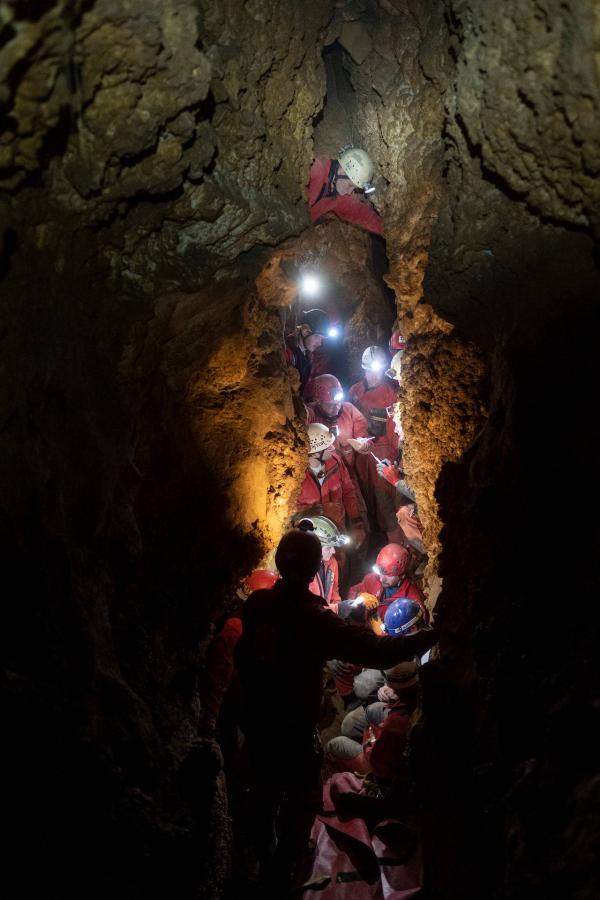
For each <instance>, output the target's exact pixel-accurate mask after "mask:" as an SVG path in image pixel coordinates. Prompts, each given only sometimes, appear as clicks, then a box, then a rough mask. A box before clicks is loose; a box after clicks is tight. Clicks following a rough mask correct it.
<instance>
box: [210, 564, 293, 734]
mask: <svg viewBox="0 0 600 900" xmlns="http://www.w3.org/2000/svg"><path fill="white" fill-rule="evenodd" d="M278 577H279V576H278V575H277V574H276V573H275V572H270V571H269V570H268V569H255V571H254V572H252V573H251V574H250V575H249V576H247V578H245V579H243V581H242V582H241V584H240V587H239V589H238V591H237V597H238V598H239V603H237V600H236V603H237V605H238V606H239V611H237V612H236V613H235V614H234V615H232V616H230V617H229V618H228V619H226V621H225V623H224V624H223V626H222V627H221V628H220V629H219V630H218V631H217V633H216V635H215V636H214V638H213V639H212V641H211V643H210V645H209V647H208V649H207V651H206V659H205V672H204V677H203V679H202V681H201V683H200V701H201V704H202V714H201V722H200V731H201V732H202V733H204V734H213V733H214V730H215V728H216V725H217V719H218V718H219V713H220V711H221V704H222V703H223V700H224V698H225V696H226V695H227V692H228V691H232V693H236V692H237V690H238V685H237V681H236V673H235V665H234V653H235V648H236V645H237V642H238V641H239V639H240V637H241V634H242V619H241V605H242V602H243V601H244V600H245V599H246V598H247V597H248V596H249V595H250V594H251V593H252V591H256V590H270V589H271V588H272V587H273V586H274V585H275V583H276V582H277V581H278ZM235 727H236V729H237V722H236V723H235Z"/></svg>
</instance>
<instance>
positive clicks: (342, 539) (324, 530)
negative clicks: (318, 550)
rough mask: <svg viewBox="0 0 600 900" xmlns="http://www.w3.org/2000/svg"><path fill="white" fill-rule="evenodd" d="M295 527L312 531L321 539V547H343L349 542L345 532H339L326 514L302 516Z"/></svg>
mask: <svg viewBox="0 0 600 900" xmlns="http://www.w3.org/2000/svg"><path fill="white" fill-rule="evenodd" d="M297 527H298V528H299V529H300V530H301V531H312V532H314V534H316V536H317V537H318V538H319V540H320V541H321V546H322V547H344V546H345V545H346V544H349V543H350V538H349V537H348V535H347V534H340V530H339V528H338V527H337V525H336V524H335V523H334V522H332V521H331V519H328V518H327V516H304V518H302V519H300V521H299V522H298V525H297Z"/></svg>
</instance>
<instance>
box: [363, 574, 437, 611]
mask: <svg viewBox="0 0 600 900" xmlns="http://www.w3.org/2000/svg"><path fill="white" fill-rule="evenodd" d="M384 590H385V589H384V587H383V585H382V583H381V581H380V580H379V575H376V574H375V572H369V574H368V575H365V577H364V578H363V580H362V581H361V582H360V584H355V585H353V587H351V588H350V590H349V591H348V599H349V600H354V598H355V597H358V595H359V594H373V595H374V596H375V597H377V599H378V600H379V606H378V607H377V615H378V616H379V617H380V618H381V619H383V617H384V616H385V613H386V610H387V608H388V606H389V605H390V603H392V602H393V601H394V600H397V599H398V598H399V597H406V598H407V599H408V600H416V601H417V603H418V604H419V606H420V607H421V609H422V610H423V613H424V615H425V621H426V622H427V621H428V619H429V613H428V612H427V607H426V606H425V598H424V597H423V594H422V593H421V591H420V590H419V588H418V587H417V585H416V584H413V583H412V581H410V580H409V579H408V578H404V579H403V580H402V581H401V582H400V584H398V585H396V586H395V587H394V590H393V593H391V596H389V597H385V598H384Z"/></svg>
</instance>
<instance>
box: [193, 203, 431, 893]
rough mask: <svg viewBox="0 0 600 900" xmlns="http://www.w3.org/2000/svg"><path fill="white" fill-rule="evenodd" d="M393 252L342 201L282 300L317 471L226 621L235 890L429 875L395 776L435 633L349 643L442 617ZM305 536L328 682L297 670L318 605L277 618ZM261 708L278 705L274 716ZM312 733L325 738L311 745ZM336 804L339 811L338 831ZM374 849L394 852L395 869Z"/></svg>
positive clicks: (217, 659)
mask: <svg viewBox="0 0 600 900" xmlns="http://www.w3.org/2000/svg"><path fill="white" fill-rule="evenodd" d="M386 268H387V257H386V254H385V245H384V244H383V241H382V239H381V238H380V237H375V236H373V235H369V234H368V233H366V232H365V231H364V230H359V229H357V227H356V226H355V225H350V224H348V223H346V222H343V221H340V220H338V219H337V218H335V217H334V216H332V215H327V216H326V217H325V218H324V219H323V220H322V221H320V222H319V224H318V225H316V226H314V227H312V228H309V229H307V230H306V231H305V232H303V234H302V235H301V236H300V238H299V239H295V240H292V241H289V242H288V243H287V246H286V247H285V272H286V278H287V279H288V280H290V281H291V282H292V285H293V288H294V291H295V297H294V300H293V302H292V304H291V306H290V307H289V308H287V309H285V310H283V313H282V321H283V334H282V343H283V342H285V343H284V346H285V348H286V361H287V363H288V365H289V370H288V371H289V377H290V383H291V388H292V391H293V394H294V405H295V409H296V412H297V415H298V416H299V418H300V419H301V420H302V421H303V422H304V423H305V427H306V429H307V435H308V448H307V451H308V452H307V455H306V457H305V472H304V477H303V480H302V482H301V485H300V491H299V493H298V495H297V497H296V499H295V503H294V505H293V506H292V507H291V516H290V524H291V525H292V526H293V528H295V529H297V530H296V531H292V532H289V533H288V534H287V535H286V536H285V537H284V538H283V540H282V542H281V543H280V545H279V547H278V549H277V553H276V556H275V559H273V557H272V556H271V555H269V556H268V557H267V559H266V561H265V562H264V563H263V565H264V568H259V569H256V570H254V571H253V572H249V573H247V575H245V576H244V577H243V578H242V580H241V583H240V585H239V588H238V589H237V592H236V595H235V596H234V597H233V599H232V601H230V602H229V603H228V604H227V607H226V612H225V613H224V614H223V613H222V614H221V615H220V616H219V618H218V619H217V620H216V621H215V623H214V624H213V630H214V637H213V638H212V641H211V642H210V644H209V646H208V648H207V652H206V665H205V672H204V680H203V683H202V685H201V690H200V700H201V718H200V734H201V735H202V736H204V737H205V738H207V739H208V740H210V739H214V738H216V740H217V742H218V745H219V747H220V748H221V751H222V753H223V757H224V774H225V779H226V784H227V794H228V800H229V804H230V811H231V815H232V822H233V832H234V840H233V848H234V851H233V852H234V859H233V864H232V872H233V873H234V875H233V878H232V883H231V884H230V886H229V888H228V893H227V896H231V897H239V896H251V895H253V893H252V892H253V891H256V892H257V896H258V895H260V896H264V895H265V893H266V894H268V895H269V896H271V895H273V896H274V897H275V896H277V897H279V896H285V895H287V893H288V889H289V888H287V889H286V883H285V877H284V875H285V873H287V874H288V875H290V876H291V875H292V874H293V877H294V886H295V891H296V892H297V893H304V891H307V892H310V891H311V890H312V889H313V888H317V887H318V889H319V890H323V889H325V888H327V895H328V896H331V897H335V896H341V894H340V891H342V892H343V890H344V889H343V888H341V887H340V888H337V890H336V886H335V885H336V875H337V873H339V872H343V873H344V872H345V873H346V874H347V877H348V878H350V876H351V875H352V877H353V878H354V880H356V881H357V882H359V881H365V879H366V881H367V882H368V883H369V884H370V890H383V889H384V885H386V886H387V887H386V888H385V889H386V890H387V889H388V887H389V885H390V884H393V883H399V882H401V881H404V882H406V888H407V889H408V887H409V886H411V887H412V888H413V889H415V890H418V889H419V888H420V886H421V884H422V872H421V864H420V857H419V849H418V847H419V837H418V833H417V829H416V819H415V806H414V801H413V799H412V798H411V797H410V791H409V790H404V791H400V792H398V789H397V788H396V789H395V790H394V789H393V785H394V783H396V785H397V783H398V782H402V781H411V780H412V777H413V776H412V775H411V773H410V772H409V768H408V766H407V764H406V755H407V752H408V748H409V746H410V744H409V734H410V732H411V730H412V729H413V727H414V726H416V723H417V722H418V719H419V717H420V715H421V711H422V699H421V687H420V685H422V684H423V683H424V684H427V678H426V677H425V678H424V677H423V676H421V674H420V670H421V668H422V667H423V666H424V667H425V668H427V667H428V666H430V665H431V663H429V662H428V659H429V651H427V652H426V644H424V645H423V646H422V647H421V649H420V651H418V652H417V651H416V650H413V651H412V653H411V652H410V651H406V652H403V653H399V652H398V650H397V651H396V654H397V658H396V662H398V663H399V664H398V665H394V666H391V667H390V666H388V665H386V664H384V663H383V662H382V663H381V666H380V668H377V667H371V668H369V667H366V666H361V665H356V664H355V663H352V662H348V661H345V660H347V657H346V656H345V653H349V654H350V659H355V658H357V657H356V653H357V652H358V658H360V652H363V653H367V654H368V653H373V650H372V649H371V648H370V647H369V646H368V642H369V640H370V641H371V643H372V642H373V638H374V637H375V644H378V643H379V644H380V646H383V641H382V640H381V636H383V635H388V636H391V635H401V636H402V637H401V638H400V640H401V642H403V643H404V641H405V636H407V635H412V636H417V635H420V636H423V635H425V634H428V632H427V627H428V624H429V621H430V617H431V610H430V608H429V606H428V603H427V598H426V594H425V592H424V576H425V572H426V567H427V553H426V546H425V543H424V535H423V527H422V524H421V522H420V520H419V515H418V511H417V504H418V498H417V497H416V495H415V493H414V491H412V490H411V488H410V483H409V479H408V478H407V473H406V472H405V471H404V467H403V460H402V446H403V430H402V425H401V418H400V404H399V402H398V390H399V386H400V383H401V381H402V375H401V361H402V357H403V355H404V353H405V351H406V346H407V344H406V341H405V340H404V338H403V336H402V335H401V333H400V330H399V328H398V327H397V323H396V322H395V304H394V303H393V295H392V292H391V291H390V290H389V288H387V285H386V284H385V282H384V280H383V276H384V275H385V273H386ZM332 485H335V486H334V487H332ZM299 534H300V535H301V536H302V537H306V536H307V535H310V536H311V537H313V539H314V538H315V537H317V538H318V540H317V541H316V544H317V554H318V568H317V569H314V570H313V571H312V573H311V577H310V578H307V579H306V580H305V581H304V582H302V587H303V588H304V590H305V591H306V587H307V585H308V589H309V590H310V591H311V592H312V594H306V595H305V597H304V598H303V599H302V601H301V602H302V603H303V604H304V605H306V606H307V607H308V606H310V607H311V610H310V611H312V612H313V613H314V611H315V610H320V612H321V613H325V615H326V617H331V616H332V617H333V618H334V619H336V620H339V622H344V625H343V626H342V628H341V634H340V636H339V637H338V638H337V640H338V644H337V645H336V646H339V653H340V656H341V659H334V658H330V659H329V658H328V657H327V655H323V656H322V658H321V659H320V663H317V664H316V665H315V664H314V663H313V664H312V668H313V669H314V672H313V675H316V676H317V678H318V680H319V681H321V680H323V682H324V692H323V688H322V687H321V686H319V687H316V686H313V685H312V684H311V682H312V681H314V678H310V679H308V681H307V682H306V683H305V682H304V681H303V679H302V678H300V679H299V678H298V675H297V672H296V670H300V671H301V672H302V671H303V670H304V669H305V668H307V660H308V659H311V658H312V657H314V656H315V654H316V653H318V650H317V649H316V648H317V647H318V646H319V641H320V637H319V628H320V622H319V621H318V616H317V620H316V621H315V622H314V626H315V627H316V631H313V632H312V633H309V634H306V633H305V629H306V625H305V622H304V619H305V610H304V609H303V608H302V607H301V608H299V609H298V616H297V618H296V619H294V618H293V617H292V618H291V619H290V620H289V621H288V619H284V622H281V621H280V620H279V613H278V609H279V608H281V606H282V605H284V606H285V604H286V603H287V602H289V603H290V604H291V605H292V606H293V605H295V603H297V602H298V601H297V598H296V594H295V592H297V590H298V584H296V580H295V579H296V578H297V575H298V572H299V571H300V569H299V568H298V567H299V566H301V565H302V563H301V562H300V557H299V556H296V557H294V559H295V560H296V561H295V562H294V564H293V566H292V570H293V571H292V573H291V574H289V573H288V572H287V569H286V564H285V559H283V560H282V559H280V553H283V550H282V548H283V547H284V544H285V541H286V539H287V538H290V539H293V538H294V536H295V535H299ZM278 573H279V574H278ZM288 574H289V578H288ZM279 576H281V578H279ZM312 576H314V577H312ZM294 585H296V586H294ZM240 601H242V602H240ZM270 604H274V606H273V608H272V609H271V606H270ZM255 609H258V610H259V613H258V617H259V622H260V624H259V626H258V627H257V626H256V623H255V621H254V616H255V615H256V613H255V612H254V610H255ZM269 610H271V611H269ZM348 626H350V631H351V632H353V631H354V630H356V627H357V626H358V627H359V630H360V631H361V632H364V633H366V635H367V645H366V646H365V649H363V650H361V651H357V650H354V651H352V649H351V646H350V639H349V638H347V637H346V636H345V631H346V629H347V628H348ZM265 628H269V629H270V631H269V634H270V638H269V647H270V650H269V653H268V656H267V657H265V655H264V654H265V650H264V647H265V640H266V638H265V636H264V629H265ZM290 632H291V633H292V634H294V637H293V638H292V639H291V634H290ZM388 639H389V638H388ZM417 639H418V638H417ZM346 640H348V647H347V648H346V647H345V641H346ZM353 640H356V639H355V638H353ZM307 641H311V646H308V645H307V643H306V642H307ZM432 643H433V638H432V639H431V644H432ZM367 648H368V649H367ZM353 652H354V656H353V655H352V654H353ZM271 657H272V659H273V661H272V662H270V659H271ZM310 666H311V664H310V663H309V664H308V668H310ZM308 668H307V671H308ZM384 668H385V669H387V671H384ZM430 690H431V688H430ZM313 695H314V696H313ZM315 703H319V704H320V712H319V715H318V718H316V719H315V720H314V723H313V727H312V728H311V727H310V725H308V726H304V725H303V724H302V723H303V709H304V707H305V706H306V705H307V704H313V705H314V704H315ZM265 706H266V708H267V709H269V710H271V711H272V713H270V714H269V715H268V716H267V718H266V720H264V721H263V719H264V712H263V708H264V707H265ZM305 727H306V733H305V732H304V731H303V729H304V728H305ZM315 728H316V729H317V730H315ZM240 729H241V731H240ZM417 731H418V729H417ZM313 733H314V736H315V739H316V741H317V742H318V743H317V745H316V747H319V748H322V749H318V750H317V749H315V747H312V746H311V748H310V749H309V750H308V751H307V752H305V751H302V749H301V748H302V746H303V744H304V742H305V741H306V740H307V738H308V739H309V741H312V735H313ZM242 735H243V736H242ZM278 745H280V746H278ZM284 745H285V746H286V747H287V750H286V751H285V752H283V751H282V747H283V746H284ZM315 767H318V768H319V769H320V773H319V772H318V771H317V769H316V768H315ZM357 774H358V776H360V777H358V778H357ZM365 776H367V778H369V779H371V784H372V790H371V795H370V796H368V795H367V794H366V793H365V791H364V789H363V785H362V780H361V779H362V778H364V777H365ZM298 786H299V790H298ZM340 789H341V790H342V796H341V798H340V796H339V792H340ZM411 790H412V788H411ZM336 792H337V796H336ZM375 793H376V796H375ZM317 794H318V798H317V797H316V795H317ZM321 794H322V796H321ZM244 797H245V801H242V800H241V798H244ZM334 798H335V799H334ZM323 804H325V808H326V809H327V810H328V811H327V813H326V816H327V817H328V818H325V819H324V818H323V816H322V814H321V813H322V810H321V807H322V805H323ZM338 808H339V811H338ZM349 811H351V812H352V814H351V815H350V818H349V820H348V821H346V820H347V818H348V815H349ZM315 816H316V818H315ZM332 816H333V817H334V818H335V817H336V816H338V817H341V818H340V819H339V822H338V823H337V827H338V830H337V831H336V830H335V829H334V830H333V831H332V824H333V819H332ZM390 817H391V818H392V819H398V818H401V819H402V820H403V824H400V823H399V822H398V823H397V824H396V826H395V830H396V832H397V833H396V834H395V835H393V836H390V835H388V836H387V837H386V839H385V840H384V841H383V843H381V842H379V843H378V841H379V838H374V839H373V840H374V843H373V842H372V840H371V838H370V837H369V830H372V829H373V828H374V827H375V826H377V824H378V823H379V822H382V821H384V819H386V818H390ZM326 826H327V827H326ZM340 828H341V831H340V830H339V829H340ZM361 829H363V831H364V833H363V834H362V838H361V837H360V835H361ZM365 829H366V830H365ZM389 830H390V829H389V828H388V831H389ZM391 830H392V831H394V827H392V829H391ZM274 835H275V836H276V838H274ZM367 838H368V839H367ZM361 839H367V844H366V847H365V852H366V853H367V855H369V854H370V862H369V865H367V869H368V868H369V866H370V871H368V872H366V871H365V863H364V861H363V863H362V864H361V865H358V869H357V868H356V866H357V863H356V854H355V853H352V852H349V851H348V847H347V842H348V840H350V842H351V843H352V841H355V840H361ZM309 846H312V847H313V848H314V849H313V851H312V855H311V853H308V852H307V848H308V847H309ZM378 854H379V856H381V855H383V856H384V857H389V859H388V862H387V868H386V870H385V874H384V875H381V878H380V873H379V870H378V868H377V866H378V862H377V859H378ZM392 857H395V861H394V860H393V859H392ZM257 869H258V873H259V881H258V884H257V883H256V882H255V878H256V870H257ZM373 870H374V871H373ZM374 873H375V874H374ZM381 879H383V880H381ZM342 880H343V879H342ZM376 884H379V888H376V887H375V885H376ZM302 886H304V887H302Z"/></svg>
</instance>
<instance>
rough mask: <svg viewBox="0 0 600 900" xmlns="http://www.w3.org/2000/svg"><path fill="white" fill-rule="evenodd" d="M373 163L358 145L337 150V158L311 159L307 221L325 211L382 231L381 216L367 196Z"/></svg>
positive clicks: (315, 219) (356, 223)
mask: <svg viewBox="0 0 600 900" xmlns="http://www.w3.org/2000/svg"><path fill="white" fill-rule="evenodd" d="M373 174H374V166H373V162H372V160H371V158H370V157H369V155H368V154H367V153H366V152H365V151H364V150H361V149H360V148H358V147H347V148H344V149H342V150H341V151H340V154H339V156H338V158H337V159H315V161H314V162H313V164H312V166H311V169H310V179H309V183H308V203H309V214H310V220H311V222H317V221H318V220H319V219H321V218H323V217H324V216H326V215H334V216H336V217H337V218H338V219H342V220H343V221H345V222H350V223H351V224H352V225H358V227H359V228H364V229H365V230H366V231H371V232H373V234H379V235H381V234H383V228H382V225H381V216H380V215H379V213H378V212H377V211H376V210H375V208H374V207H373V205H372V204H371V203H370V202H369V200H368V195H369V194H370V193H372V191H373V190H374V187H373V184H372V178H373Z"/></svg>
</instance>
